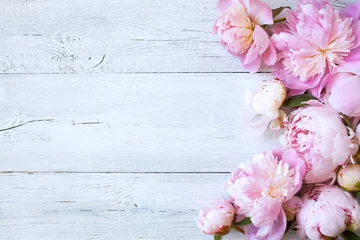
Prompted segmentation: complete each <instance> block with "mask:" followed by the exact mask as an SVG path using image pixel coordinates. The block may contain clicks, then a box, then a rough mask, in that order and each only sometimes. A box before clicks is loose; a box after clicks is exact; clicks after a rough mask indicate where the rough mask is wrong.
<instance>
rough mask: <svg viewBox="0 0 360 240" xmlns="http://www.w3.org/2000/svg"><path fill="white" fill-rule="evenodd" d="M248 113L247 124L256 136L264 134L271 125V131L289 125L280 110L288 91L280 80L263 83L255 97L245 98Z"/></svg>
mask: <svg viewBox="0 0 360 240" xmlns="http://www.w3.org/2000/svg"><path fill="white" fill-rule="evenodd" d="M245 98H246V100H245V105H246V107H247V112H246V116H245V122H246V125H247V127H248V128H249V129H250V130H251V131H252V132H254V133H255V134H256V135H260V134H262V133H263V132H264V131H265V130H266V128H267V127H268V126H269V124H270V128H271V129H274V130H276V129H280V128H283V127H284V125H286V124H287V116H286V114H285V112H284V111H282V110H280V107H281V105H282V103H283V102H284V100H285V98H286V89H285V87H284V85H283V83H282V82H281V81H279V80H272V81H266V80H264V81H263V84H262V85H261V87H260V88H259V90H258V91H257V92H256V93H255V94H254V95H253V96H251V97H250V96H246V97H245Z"/></svg>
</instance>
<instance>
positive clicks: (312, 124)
mask: <svg viewBox="0 0 360 240" xmlns="http://www.w3.org/2000/svg"><path fill="white" fill-rule="evenodd" d="M289 118H290V119H289V125H288V128H287V130H286V132H285V139H284V141H285V142H284V144H285V145H286V146H287V147H289V148H291V149H294V150H295V151H296V153H297V154H298V156H299V157H300V158H302V159H304V161H305V163H306V175H305V178H304V180H305V182H307V183H318V182H323V181H326V180H329V179H331V178H334V177H335V170H336V168H337V167H338V166H341V165H344V164H346V162H347V160H348V159H349V157H350V156H352V155H353V154H355V153H356V151H357V149H358V146H357V144H354V143H353V142H352V138H351V137H350V136H348V131H349V129H348V128H347V127H346V126H345V125H344V123H343V122H342V119H341V118H340V116H339V114H338V113H337V112H336V111H335V110H333V109H332V108H330V107H328V106H324V105H320V104H319V105H314V106H309V107H304V108H300V109H299V110H297V111H295V112H293V113H292V114H291V115H290V117H289Z"/></svg>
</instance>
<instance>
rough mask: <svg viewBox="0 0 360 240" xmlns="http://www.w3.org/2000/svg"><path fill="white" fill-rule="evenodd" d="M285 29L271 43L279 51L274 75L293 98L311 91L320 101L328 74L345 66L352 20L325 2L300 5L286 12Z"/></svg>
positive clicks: (315, 0)
mask: <svg viewBox="0 0 360 240" xmlns="http://www.w3.org/2000/svg"><path fill="white" fill-rule="evenodd" d="M287 22H288V24H287V27H286V28H285V29H283V31H282V32H281V33H277V34H276V33H275V34H274V35H273V36H272V40H273V41H274V44H275V46H276V48H277V49H278V50H279V55H278V59H279V60H278V62H277V64H275V65H274V70H273V73H274V74H275V75H276V76H277V77H278V78H280V79H281V80H283V81H284V83H285V86H286V87H288V88H290V89H291V90H292V93H291V94H292V95H293V94H299V93H303V92H305V91H306V90H310V92H311V93H312V95H314V96H317V97H319V96H320V93H321V90H322V89H323V87H324V86H325V84H326V81H327V78H326V77H325V76H326V75H327V74H328V73H330V72H332V71H333V70H334V69H336V68H337V66H338V65H340V64H342V63H344V62H345V60H344V58H345V57H346V56H348V54H349V53H350V50H351V49H352V48H353V47H354V44H355V43H354V40H355V37H354V30H353V27H352V19H351V18H348V17H345V16H341V15H340V14H339V11H338V10H336V9H334V7H333V6H332V5H331V4H330V3H329V2H328V1H319V0H307V1H304V0H303V1H299V4H298V6H297V8H296V9H295V10H290V11H288V12H287Z"/></svg>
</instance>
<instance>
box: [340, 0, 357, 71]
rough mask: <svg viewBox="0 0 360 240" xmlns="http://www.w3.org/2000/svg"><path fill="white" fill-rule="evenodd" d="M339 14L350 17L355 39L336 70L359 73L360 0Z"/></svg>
mask: <svg viewBox="0 0 360 240" xmlns="http://www.w3.org/2000/svg"><path fill="white" fill-rule="evenodd" d="M341 15H342V16H345V17H348V18H351V20H352V28H353V31H354V37H355V40H354V45H353V46H352V49H351V52H350V53H349V54H348V55H347V56H345V57H344V62H343V63H342V64H341V65H340V66H339V68H338V71H342V72H352V73H355V74H357V75H360V68H359V64H360V0H355V3H353V4H350V5H348V6H347V7H346V8H344V9H343V10H342V11H341Z"/></svg>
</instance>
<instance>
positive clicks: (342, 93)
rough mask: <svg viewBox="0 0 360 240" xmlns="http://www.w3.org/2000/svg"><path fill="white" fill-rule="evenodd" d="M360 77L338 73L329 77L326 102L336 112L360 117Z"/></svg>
mask: <svg viewBox="0 0 360 240" xmlns="http://www.w3.org/2000/svg"><path fill="white" fill-rule="evenodd" d="M359 93H360V76H358V75H354V74H352V73H336V74H334V75H332V76H330V77H329V82H328V84H327V85H326V94H325V96H324V100H325V102H326V103H328V104H329V105H330V106H331V107H333V108H334V109H335V110H336V111H338V112H341V113H343V114H346V115H348V116H350V117H359V116H360V94H359Z"/></svg>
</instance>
